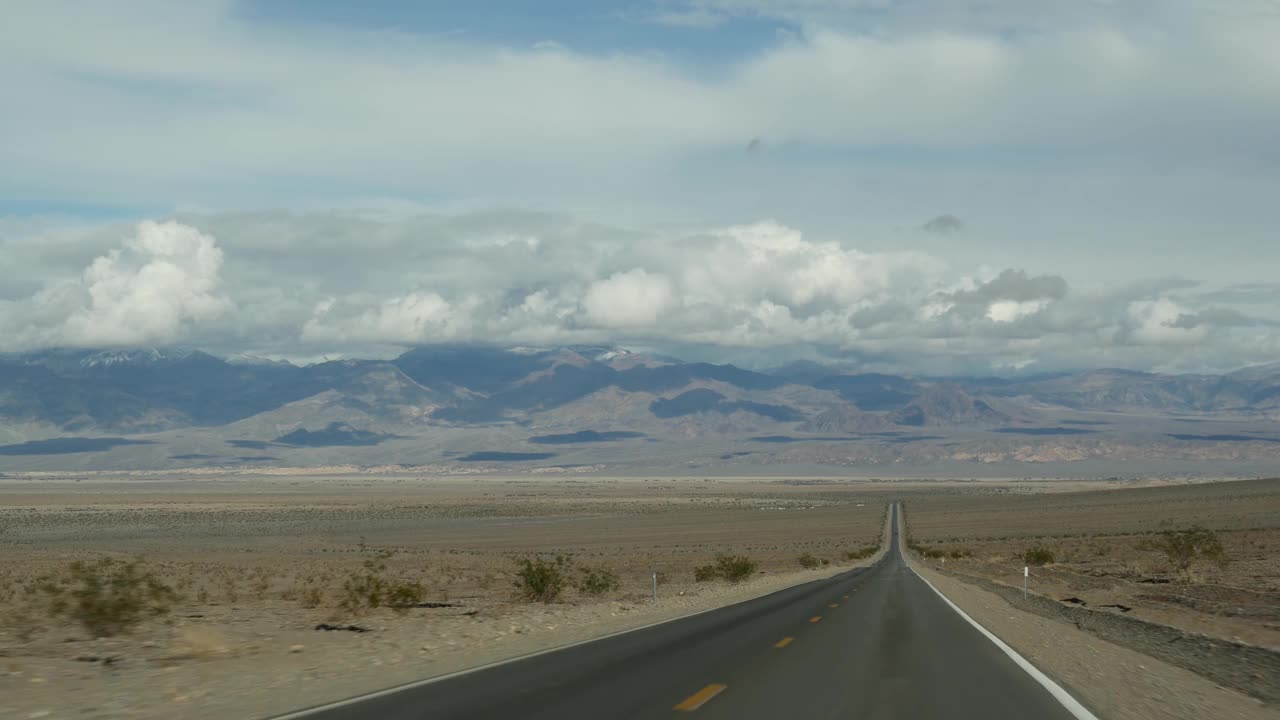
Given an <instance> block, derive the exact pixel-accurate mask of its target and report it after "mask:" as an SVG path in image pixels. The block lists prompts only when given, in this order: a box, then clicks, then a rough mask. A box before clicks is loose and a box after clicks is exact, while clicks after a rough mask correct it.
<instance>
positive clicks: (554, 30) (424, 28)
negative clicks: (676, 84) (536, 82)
mask: <svg viewBox="0 0 1280 720" xmlns="http://www.w3.org/2000/svg"><path fill="white" fill-rule="evenodd" d="M674 9H675V7H674V6H670V5H660V4H654V3H650V2H636V1H635V0H631V1H624V2H616V1H614V0H594V1H593V0H549V1H548V2H532V1H530V0H506V1H503V2H474V3H472V2H464V3H441V2H429V3H413V2H403V0H400V1H395V0H373V1H372V2H361V3H351V2H342V0H318V1H317V2H308V1H307V0H265V1H260V2H255V1H253V0H243V1H242V2H241V3H240V4H239V6H238V7H237V9H236V10H237V14H238V16H240V17H243V18H245V19H246V20H248V21H250V22H254V23H265V24H269V25H272V26H274V27H277V28H282V29H286V30H287V29H290V28H298V27H308V26H311V27H314V26H328V27H335V28H342V29H351V28H361V29H365V30H374V31H388V30H389V31H395V32H403V33H415V34H421V35H425V36H428V37H452V38H454V39H455V40H457V41H460V42H466V43H480V44H490V45H506V46H512V45H514V46H522V45H523V46H532V45H535V44H537V43H543V42H554V43H558V44H560V45H563V46H565V47H567V48H569V49H572V50H574V51H577V52H583V53H590V54H595V55H610V54H614V53H662V54H664V55H667V56H669V57H672V58H675V59H677V60H680V61H683V62H685V63H686V64H687V65H688V66H689V67H690V68H692V69H697V68H699V67H701V66H704V65H710V66H712V67H714V66H715V65H717V64H722V63H726V62H731V61H733V60H737V59H740V58H742V57H743V56H746V55H750V54H752V53H757V52H760V51H761V50H763V49H765V48H767V47H769V46H771V45H775V44H777V43H778V42H779V40H780V39H782V37H783V35H782V33H786V32H795V31H796V29H797V28H796V25H795V23H793V22H791V21H788V20H786V19H784V18H776V17H767V16H764V17H762V16H758V15H756V14H754V13H752V14H747V15H733V16H728V15H726V16H724V17H717V18H716V19H715V20H714V24H711V25H708V24H702V23H699V22H698V21H697V20H696V17H695V16H692V15H689V16H687V18H686V22H687V24H681V23H679V22H671V16H670V15H669V14H668V15H666V16H665V17H667V21H665V22H664V21H663V18H664V13H671V12H672V11H673V10H674ZM707 22H712V21H711V19H710V17H708V19H707Z"/></svg>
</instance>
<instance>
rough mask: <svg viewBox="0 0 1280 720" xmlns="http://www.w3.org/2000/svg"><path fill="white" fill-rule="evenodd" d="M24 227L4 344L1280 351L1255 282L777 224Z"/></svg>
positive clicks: (1218, 362)
mask: <svg viewBox="0 0 1280 720" xmlns="http://www.w3.org/2000/svg"><path fill="white" fill-rule="evenodd" d="M32 232H35V233H36V235H34V236H33V237H32V238H28V239H23V240H21V241H20V242H18V241H15V242H0V260H2V261H0V286H12V287H19V286H18V285H17V284H16V283H14V282H13V280H14V278H17V277H20V276H21V275H22V274H23V272H22V267H21V266H20V265H18V264H15V263H12V262H8V259H9V257H10V254H9V251H10V250H11V249H17V250H18V252H19V256H21V257H23V258H26V259H28V260H30V261H32V262H33V263H35V265H37V266H39V267H40V268H42V270H41V272H42V273H54V274H55V276H54V277H51V278H50V279H48V280H47V282H46V283H45V284H44V286H43V287H42V288H40V289H39V290H36V291H32V292H30V293H28V294H26V295H25V296H20V297H18V298H16V299H12V300H7V301H0V351H13V350H28V349H33V348H41V347H51V346H57V345H78V346H100V345H128V344H165V343H175V342H179V343H184V344H189V345H196V346H200V347H206V348H209V349H213V350H223V351H238V352H248V353H250V354H268V355H272V356H293V357H316V356H319V355H323V354H359V353H361V352H365V351H368V350H369V349H370V348H381V349H384V350H386V351H391V346H405V345H413V344H420V343H438V342H496V343H502V344H557V343H574V342H620V343H624V344H626V343H639V344H643V345H646V346H650V347H670V348H689V347H694V346H701V347H704V348H717V349H715V350H711V349H708V350H707V352H706V354H705V355H704V356H705V357H716V356H717V354H718V355H719V356H721V357H724V358H729V357H733V356H734V355H733V353H737V352H744V353H750V354H752V356H753V357H790V356H792V355H793V354H798V353H804V352H810V353H811V352H812V348H824V352H828V353H845V354H849V355H853V356H857V357H862V358H867V359H868V361H869V362H871V361H874V362H875V363H878V365H876V367H881V368H883V369H886V370H890V369H897V370H899V371H903V370H918V371H928V372H948V371H952V370H964V371H1001V370H1004V369H1008V368H1021V367H1033V368H1061V367H1092V366H1097V365H1119V366H1124V367H1146V368H1149V367H1155V366H1160V367H1165V368H1169V369H1213V368H1216V369H1222V368H1229V367H1233V366H1237V365H1242V364H1244V363H1246V362H1264V361H1267V360H1269V359H1272V358H1273V355H1274V349H1275V348H1276V347H1277V346H1278V345H1280V316H1277V313H1276V312H1275V309H1276V308H1275V305H1274V303H1272V304H1270V305H1268V304H1265V303H1262V304H1260V303H1259V302H1258V298H1257V296H1258V294H1259V293H1260V292H1272V291H1273V290H1274V288H1271V286H1252V285H1251V286H1246V287H1244V288H1234V289H1231V288H1229V289H1227V290H1224V291H1221V292H1214V291H1212V289H1210V288H1200V287H1198V286H1197V285H1196V284H1195V283H1193V282H1189V281H1186V280H1176V279H1175V280H1169V279H1165V280H1153V281H1145V282H1138V283H1133V284H1131V285H1126V286H1117V287H1115V288H1113V289H1111V290H1087V289H1079V288H1076V287H1074V286H1072V285H1071V284H1070V283H1069V282H1068V281H1067V279H1065V278H1063V277H1060V276H1057V275H1036V274H1031V273H1027V272H1024V271H1021V270H1017V269H1006V270H997V269H993V268H981V267H979V268H974V267H968V266H956V265H954V264H948V263H945V262H943V261H941V260H939V259H938V258H936V257H934V256H932V255H929V254H927V253H920V252H910V251H896V252H867V251H862V250H858V249H855V248H854V247H853V246H854V245H856V244H860V239H859V238H853V237H851V238H847V239H843V240H837V239H833V238H824V237H811V236H809V235H807V234H803V233H801V232H799V231H798V230H796V229H794V228H792V227H789V226H787V225H783V224H781V223H778V222H774V221H765V222H759V223H754V224H747V225H733V226H729V227H723V228H711V229H707V230H703V231H700V232H699V231H639V230H628V229H622V228H616V227H609V226H604V225H592V224H585V223H582V222H580V221H577V220H575V219H574V218H572V217H570V216H565V215H546V214H539V213H530V212H513V211H494V212H483V213H470V214H462V215H424V216H412V217H399V216H398V217H394V218H390V219H379V218H376V217H371V216H368V215H363V214H354V215H352V214H342V213H320V214H314V215H307V214H294V215H288V214H279V213H251V214H233V215H205V216H196V215H189V216H184V219H183V221H182V222H181V223H179V222H164V223H143V224H142V225H140V226H139V227H138V228H136V230H135V232H134V234H133V235H131V236H129V237H128V238H127V239H126V240H125V241H124V242H123V243H122V244H120V245H119V246H118V247H116V248H114V249H111V250H95V251H94V252H97V257H94V256H93V253H90V254H88V255H85V252H84V250H85V249H88V248H98V247H100V246H101V243H102V239H101V238H102V237H104V236H110V235H111V234H112V231H107V230H102V229H92V230H82V231H79V234H78V235H77V234H76V233H74V232H71V231H67V230H63V229H48V228H37V229H35V230H33V231H32ZM215 235H216V237H217V238H218V240H217V241H215V240H214V239H213V237H214V236H215ZM42 237H50V238H54V239H56V240H57V242H50V243H48V244H47V245H46V244H42V243H40V242H39V239H40V238H42ZM77 237H78V238H79V241H77V240H76V238H77ZM41 247H45V248H46V249H47V250H48V253H49V254H48V255H47V256H45V255H40V254H38V253H36V252H35V250H34V249H37V248H41ZM82 257H83V259H79V258H82ZM806 348H808V349H809V350H806Z"/></svg>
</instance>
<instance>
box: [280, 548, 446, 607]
mask: <svg viewBox="0 0 1280 720" xmlns="http://www.w3.org/2000/svg"><path fill="white" fill-rule="evenodd" d="M390 558H391V553H389V552H381V553H378V554H377V555H375V556H374V557H372V558H369V559H368V560H365V561H364V563H363V568H364V570H363V572H359V573H356V574H355V575H352V576H351V577H350V578H347V581H346V582H345V583H343V585H342V592H343V595H342V600H341V601H340V602H339V603H338V605H339V607H341V608H342V609H344V610H346V611H348V612H360V611H362V610H371V609H375V608H380V607H383V606H386V607H389V608H392V609H393V610H397V611H401V612H403V611H405V610H408V609H409V608H411V607H413V606H414V605H417V604H418V603H420V602H422V599H423V598H424V597H426V589H425V588H423V587H422V584H421V583H419V582H410V581H406V580H394V579H391V578H388V577H386V575H385V573H386V572H387V560H389V559H390ZM309 600H310V599H309V598H307V599H304V603H303V604H304V605H306V604H308V602H309ZM317 604H318V603H317Z"/></svg>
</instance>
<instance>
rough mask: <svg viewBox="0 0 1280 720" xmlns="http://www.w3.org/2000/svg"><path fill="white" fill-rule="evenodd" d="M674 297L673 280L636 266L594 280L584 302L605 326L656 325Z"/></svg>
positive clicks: (588, 311) (589, 316) (594, 319)
mask: <svg viewBox="0 0 1280 720" xmlns="http://www.w3.org/2000/svg"><path fill="white" fill-rule="evenodd" d="M674 301H675V297H674V289H673V288H672V285H671V281H670V280H668V279H667V278H666V277H664V276H662V275H650V274H649V273H647V272H645V270H644V269H643V268H635V269H634V270H628V271H626V272H619V273H614V274H613V275H611V276H609V277H608V278H607V279H605V280H598V281H596V282H593V283H591V285H590V286H589V287H588V288H587V292H586V295H585V297H584V298H583V299H582V306H583V309H585V310H586V314H587V319H588V320H590V321H591V322H594V323H597V324H599V325H600V326H601V327H606V328H649V329H654V328H655V326H656V325H657V323H658V319H659V318H660V317H661V316H662V313H663V312H664V311H665V310H666V309H667V308H669V307H671V305H672V304H673V303H674Z"/></svg>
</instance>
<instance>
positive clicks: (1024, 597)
mask: <svg viewBox="0 0 1280 720" xmlns="http://www.w3.org/2000/svg"><path fill="white" fill-rule="evenodd" d="M1030 574H1031V568H1029V567H1027V566H1026V565H1023V566H1022V600H1023V602H1026V600H1027V576H1029V575H1030Z"/></svg>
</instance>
